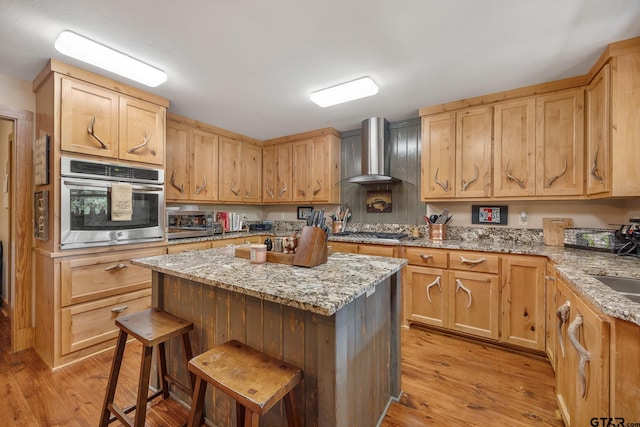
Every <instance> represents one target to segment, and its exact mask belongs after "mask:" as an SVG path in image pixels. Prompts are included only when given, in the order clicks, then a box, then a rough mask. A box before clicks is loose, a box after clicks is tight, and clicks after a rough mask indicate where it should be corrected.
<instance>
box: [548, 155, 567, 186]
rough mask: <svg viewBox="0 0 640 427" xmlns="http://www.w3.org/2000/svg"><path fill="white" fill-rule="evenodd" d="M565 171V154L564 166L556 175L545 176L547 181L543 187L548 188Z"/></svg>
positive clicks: (565, 158)
mask: <svg viewBox="0 0 640 427" xmlns="http://www.w3.org/2000/svg"><path fill="white" fill-rule="evenodd" d="M565 173H567V156H564V166H563V167H562V170H561V171H560V173H559V174H558V175H556V176H552V177H551V178H547V183H546V184H545V186H544V187H545V188H550V187H551V186H552V185H553V183H554V182H555V181H556V179H558V178H560V177H561V176H562V175H564V174H565Z"/></svg>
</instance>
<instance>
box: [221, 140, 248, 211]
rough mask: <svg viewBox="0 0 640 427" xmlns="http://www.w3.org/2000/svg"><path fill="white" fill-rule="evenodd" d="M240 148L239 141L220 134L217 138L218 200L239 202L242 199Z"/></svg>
mask: <svg viewBox="0 0 640 427" xmlns="http://www.w3.org/2000/svg"><path fill="white" fill-rule="evenodd" d="M240 149H241V145H240V142H239V141H236V140H234V139H231V138H227V137H224V136H220V138H219V149H218V150H219V157H218V165H219V166H218V173H219V175H218V176H219V184H220V187H219V193H218V196H219V198H220V201H223V202H239V201H241V200H242V196H241V193H240V191H241V188H240V173H241V166H240Z"/></svg>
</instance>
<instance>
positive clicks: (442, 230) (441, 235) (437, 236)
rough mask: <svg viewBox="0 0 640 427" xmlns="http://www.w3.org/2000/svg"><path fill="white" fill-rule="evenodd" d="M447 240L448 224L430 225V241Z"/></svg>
mask: <svg viewBox="0 0 640 427" xmlns="http://www.w3.org/2000/svg"><path fill="white" fill-rule="evenodd" d="M446 238H447V224H433V223H432V224H429V239H431V240H445V239H446Z"/></svg>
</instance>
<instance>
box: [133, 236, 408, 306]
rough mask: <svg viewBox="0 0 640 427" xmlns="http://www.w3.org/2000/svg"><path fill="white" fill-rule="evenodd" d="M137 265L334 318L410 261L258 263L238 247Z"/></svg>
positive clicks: (349, 258)
mask: <svg viewBox="0 0 640 427" xmlns="http://www.w3.org/2000/svg"><path fill="white" fill-rule="evenodd" d="M131 262H132V263H133V264H135V265H140V266H144V267H147V268H150V269H151V270H153V271H157V272H159V273H166V274H170V275H172V276H176V277H181V278H184V279H188V280H194V281H197V282H200V283H204V284H207V285H211V286H215V287H219V288H222V289H226V290H231V291H234V292H238V293H241V294H244V295H248V296H253V297H256V298H260V299H263V300H267V301H272V302H276V303H278V304H282V305H286V306H290V307H295V308H298V309H301V310H305V311H310V312H313V313H316V314H320V315H324V316H331V315H333V314H335V313H336V312H337V311H338V310H340V309H341V308H342V307H344V306H346V305H347V304H349V303H350V302H352V301H354V300H355V299H356V298H358V297H359V296H361V295H364V294H366V293H371V292H373V291H374V290H375V287H376V285H377V284H378V283H380V282H382V281H384V280H385V279H387V278H389V277H390V276H391V275H393V274H394V273H397V272H398V271H400V269H401V268H402V266H403V265H404V264H406V263H407V260H405V259H399V258H385V257H377V256H368V255H357V254H346V253H334V254H332V255H331V256H329V258H328V260H327V262H326V263H325V264H321V265H319V266H316V267H312V268H306V267H296V266H291V265H285V264H276V263H264V264H252V263H251V262H250V261H249V260H248V259H245V258H238V257H235V256H233V252H232V249H230V248H219V249H205V250H198V251H186V252H181V253H177V254H171V255H159V256H153V257H147V258H139V259H134V260H132V261H131Z"/></svg>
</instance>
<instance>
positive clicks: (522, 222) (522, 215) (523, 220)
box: [518, 211, 529, 225]
mask: <svg viewBox="0 0 640 427" xmlns="http://www.w3.org/2000/svg"><path fill="white" fill-rule="evenodd" d="M528 222H529V216H528V215H527V211H521V212H520V216H518V225H527V223H528Z"/></svg>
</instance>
